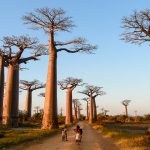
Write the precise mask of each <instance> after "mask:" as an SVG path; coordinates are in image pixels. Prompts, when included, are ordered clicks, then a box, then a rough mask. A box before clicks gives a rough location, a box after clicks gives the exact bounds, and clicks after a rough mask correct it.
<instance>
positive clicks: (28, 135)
mask: <svg viewBox="0 0 150 150" xmlns="http://www.w3.org/2000/svg"><path fill="white" fill-rule="evenodd" d="M58 131H59V130H58V129H57V130H51V131H50V130H41V129H1V130H0V134H1V138H0V149H1V148H3V147H8V146H11V145H16V144H19V143H22V142H26V141H31V140H39V139H41V138H42V137H48V136H52V135H54V134H55V133H57V132H58Z"/></svg>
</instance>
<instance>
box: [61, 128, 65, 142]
mask: <svg viewBox="0 0 150 150" xmlns="http://www.w3.org/2000/svg"><path fill="white" fill-rule="evenodd" d="M61 137H62V141H63V142H64V141H65V130H64V128H63V129H62V131H61Z"/></svg>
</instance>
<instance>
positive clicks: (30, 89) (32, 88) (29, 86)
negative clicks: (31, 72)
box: [20, 80, 45, 118]
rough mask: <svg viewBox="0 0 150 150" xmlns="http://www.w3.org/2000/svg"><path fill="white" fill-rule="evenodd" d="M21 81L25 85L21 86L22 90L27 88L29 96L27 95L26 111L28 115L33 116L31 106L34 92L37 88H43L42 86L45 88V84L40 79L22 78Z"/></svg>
mask: <svg viewBox="0 0 150 150" xmlns="http://www.w3.org/2000/svg"><path fill="white" fill-rule="evenodd" d="M20 83H21V84H22V85H23V86H20V88H21V89H22V90H27V96H26V108H25V110H26V112H27V114H28V117H29V118H30V117H31V108H32V92H33V91H35V90H37V89H41V88H45V84H43V83H40V82H39V81H38V80H34V81H31V82H29V81H26V80H20Z"/></svg>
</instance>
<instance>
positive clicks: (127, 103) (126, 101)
mask: <svg viewBox="0 0 150 150" xmlns="http://www.w3.org/2000/svg"><path fill="white" fill-rule="evenodd" d="M130 102H131V100H127V99H126V100H123V101H122V102H121V103H122V105H123V106H124V107H125V113H126V117H128V105H129V103H130Z"/></svg>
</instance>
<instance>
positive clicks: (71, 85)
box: [58, 77, 83, 124]
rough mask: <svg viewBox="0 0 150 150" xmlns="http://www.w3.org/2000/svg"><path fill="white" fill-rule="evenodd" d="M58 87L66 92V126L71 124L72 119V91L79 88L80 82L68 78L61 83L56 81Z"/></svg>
mask: <svg viewBox="0 0 150 150" xmlns="http://www.w3.org/2000/svg"><path fill="white" fill-rule="evenodd" d="M58 85H59V86H60V89H61V90H67V92H66V124H71V123H72V122H73V119H72V91H73V90H74V89H75V88H76V87H77V86H81V85H83V84H82V80H81V79H77V78H72V77H68V78H66V79H64V80H62V81H58Z"/></svg>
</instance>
